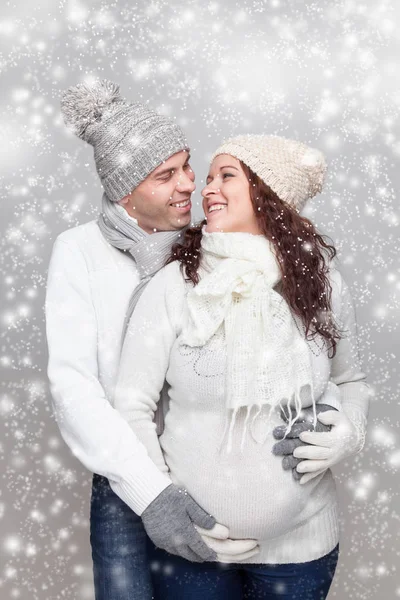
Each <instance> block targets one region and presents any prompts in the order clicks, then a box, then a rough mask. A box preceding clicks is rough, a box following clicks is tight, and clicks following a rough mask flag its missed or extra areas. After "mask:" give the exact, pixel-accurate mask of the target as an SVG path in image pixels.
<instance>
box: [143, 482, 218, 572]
mask: <svg viewBox="0 0 400 600" xmlns="http://www.w3.org/2000/svg"><path fill="white" fill-rule="evenodd" d="M142 521H143V525H144V528H145V530H146V532H147V534H148V536H149V538H150V539H151V540H152V542H153V543H154V544H155V545H156V546H157V547H158V548H163V549H164V550H166V551H167V552H169V553H170V554H177V555H178V556H182V557H183V558H186V560H190V561H191V562H204V561H215V560H216V559H217V553H216V552H215V551H214V550H212V549H211V548H210V547H209V546H207V544H205V542H204V541H203V540H202V537H201V535H200V533H199V532H198V531H196V529H195V526H194V525H195V524H196V525H199V526H200V527H202V528H203V529H212V528H213V527H214V525H215V523H216V520H215V519H214V517H212V516H211V515H209V514H207V513H206V512H205V511H204V510H203V509H202V508H201V507H200V506H199V505H198V504H197V502H195V501H194V500H193V498H192V497H191V496H189V494H188V492H187V491H186V490H185V489H184V488H180V487H178V486H176V485H174V484H171V485H169V486H168V487H167V488H165V490H163V491H162V492H161V494H159V496H157V498H156V499H155V500H153V502H152V503H151V504H149V506H148V507H147V508H146V509H145V510H144V512H143V513H142Z"/></svg>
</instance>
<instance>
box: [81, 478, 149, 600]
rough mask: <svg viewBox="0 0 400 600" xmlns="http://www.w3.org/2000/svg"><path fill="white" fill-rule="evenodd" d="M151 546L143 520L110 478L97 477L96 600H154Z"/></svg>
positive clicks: (93, 518)
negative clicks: (148, 551)
mask: <svg viewBox="0 0 400 600" xmlns="http://www.w3.org/2000/svg"><path fill="white" fill-rule="evenodd" d="M148 542H150V540H149V538H148V537H147V534H146V532H145V530H144V527H143V524H142V520H141V518H140V517H138V516H137V515H136V514H135V513H134V512H133V510H132V509H130V508H129V506H128V505H127V504H125V502H123V501H122V500H121V499H120V498H119V496H117V495H116V494H115V493H114V492H113V491H112V489H111V487H110V484H109V482H108V479H107V478H105V477H102V476H101V475H97V474H94V475H93V482H92V496H91V502H90V543H91V546H92V559H93V575H94V588H95V597H96V600H152V598H153V593H152V591H153V590H152V584H151V573H150V566H149V558H148V555H147V548H148V547H147V543H148Z"/></svg>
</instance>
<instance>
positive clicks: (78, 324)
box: [46, 221, 171, 515]
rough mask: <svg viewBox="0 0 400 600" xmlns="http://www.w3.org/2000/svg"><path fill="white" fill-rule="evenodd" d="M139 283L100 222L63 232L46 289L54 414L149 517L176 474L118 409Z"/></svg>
mask: <svg viewBox="0 0 400 600" xmlns="http://www.w3.org/2000/svg"><path fill="white" fill-rule="evenodd" d="M138 283H139V276H138V273H137V269H136V266H135V263H134V261H133V260H132V258H131V257H129V256H127V255H125V254H124V253H122V252H121V251H120V250H117V249H116V248H114V247H112V246H111V245H110V244H108V242H107V241H106V240H105V239H104V237H103V235H102V234H101V232H100V229H99V227H98V225H97V223H96V221H91V222H89V223H86V224H85V225H81V226H79V227H75V228H73V229H70V230H68V231H65V232H64V233H62V234H61V235H59V236H58V238H57V240H56V242H55V244H54V248H53V253H52V257H51V261H50V267H49V274H48V283H47V295H46V329H47V341H48V349H49V364H48V376H49V380H50V389H51V394H52V398H53V409H54V415H55V417H56V420H57V423H58V425H59V428H60V431H61V434H62V436H63V438H64V440H65V442H66V443H67V444H68V445H69V447H70V449H71V450H72V452H73V453H74V454H75V456H76V457H77V458H78V459H79V460H80V461H81V462H82V463H83V465H85V467H86V468H88V469H89V470H90V471H93V472H94V473H99V474H100V475H103V476H105V477H108V479H109V481H110V485H111V487H112V489H113V490H114V492H115V493H116V494H118V496H120V498H122V500H124V501H125V502H126V503H127V504H128V505H129V506H130V507H131V508H132V510H134V511H135V512H136V513H137V514H139V515H141V514H142V512H143V511H144V510H145V508H147V506H148V505H149V504H150V503H151V502H152V501H153V500H154V499H155V498H156V497H157V496H158V495H159V494H160V493H161V492H162V491H163V490H164V489H165V488H166V487H167V486H168V485H170V484H171V480H170V479H169V478H168V477H167V476H166V475H165V474H163V473H161V472H160V471H159V470H158V469H157V468H156V466H155V465H154V463H153V462H152V461H151V459H150V458H149V456H148V454H147V451H146V448H145V447H144V445H143V444H142V443H141V442H140V441H139V440H138V439H137V437H136V435H135V434H134V432H133V431H132V429H131V428H130V427H129V425H128V424H127V422H126V420H125V419H124V418H123V417H122V416H121V415H120V413H119V412H118V411H116V410H115V409H114V408H113V396H114V387H115V380H116V374H117V369H118V363H119V357H120V351H121V339H122V329H123V323H124V318H125V313H126V309H127V306H128V302H129V298H130V296H131V294H132V292H133V290H134V288H135V287H136V286H137V285H138Z"/></svg>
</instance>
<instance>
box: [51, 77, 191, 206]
mask: <svg viewBox="0 0 400 600" xmlns="http://www.w3.org/2000/svg"><path fill="white" fill-rule="evenodd" d="M61 112H62V115H63V118H64V121H65V124H66V125H67V127H68V128H69V129H72V131H73V132H74V133H75V134H76V135H77V136H78V137H80V138H81V139H83V140H85V141H86V142H88V143H89V144H91V145H92V146H93V148H94V160H95V163H96V169H97V172H98V174H99V177H100V179H101V182H102V184H103V187H104V191H105V192H106V194H107V196H108V198H109V199H110V200H112V201H113V202H118V201H119V200H121V199H122V198H123V197H124V196H126V195H127V194H130V193H131V192H132V190H134V189H135V187H137V186H138V185H139V183H140V182H141V181H143V180H144V179H146V177H147V176H148V175H149V174H150V173H151V172H152V171H153V170H154V169H155V168H156V167H158V166H159V165H160V164H161V163H162V162H163V161H165V160H167V159H168V158H169V157H170V156H172V155H173V154H175V153H176V152H180V151H182V150H189V146H188V143H187V140H186V137H185V134H184V133H183V131H182V129H181V128H180V127H179V126H178V125H177V124H176V123H175V122H174V121H173V120H172V119H170V118H169V117H166V116H163V115H159V114H157V113H156V112H155V111H154V110H152V109H151V108H149V107H148V106H146V105H144V104H141V103H140V102H134V103H130V102H128V101H126V100H125V99H124V98H122V97H121V95H120V93H119V86H118V85H117V84H115V83H113V82H112V81H108V80H106V79H97V80H96V81H94V82H93V83H91V84H86V83H78V85H75V86H72V87H69V88H68V89H67V90H66V91H65V92H64V93H63V95H62V98H61Z"/></svg>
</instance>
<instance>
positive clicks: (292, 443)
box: [272, 404, 337, 481]
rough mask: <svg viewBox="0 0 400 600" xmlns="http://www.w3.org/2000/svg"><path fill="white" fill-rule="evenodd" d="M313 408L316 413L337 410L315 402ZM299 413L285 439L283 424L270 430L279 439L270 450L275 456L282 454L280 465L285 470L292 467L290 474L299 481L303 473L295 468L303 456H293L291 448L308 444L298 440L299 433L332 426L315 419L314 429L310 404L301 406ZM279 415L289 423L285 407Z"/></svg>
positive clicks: (325, 430) (327, 429) (329, 428)
mask: <svg viewBox="0 0 400 600" xmlns="http://www.w3.org/2000/svg"><path fill="white" fill-rule="evenodd" d="M315 409H316V413H317V415H318V414H319V413H321V412H325V411H327V410H337V409H336V408H333V406H330V405H329V404H316V406H315ZM301 414H302V416H301V417H300V418H299V419H298V420H297V421H296V423H295V424H294V425H292V428H291V429H290V431H289V433H288V434H287V436H286V438H285V439H283V436H284V435H285V430H286V426H285V425H279V426H278V427H275V429H274V430H273V432H272V435H273V436H274V438H275V439H276V440H281V441H280V442H277V443H276V444H274V445H273V446H272V452H273V454H275V455H277V456H283V459H282V467H283V468H284V469H285V471H287V470H289V469H292V475H293V477H294V479H295V480H296V481H299V480H300V479H301V478H302V476H303V475H304V473H299V472H298V471H297V469H296V467H297V465H298V464H299V462H301V461H302V460H304V458H296V457H295V456H293V450H294V449H295V448H298V447H299V446H309V445H310V444H307V442H303V441H302V440H300V439H299V435H300V434H301V433H302V432H303V431H318V432H327V431H330V430H331V428H332V425H324V424H323V423H321V421H318V420H317V424H316V426H315V429H314V427H313V420H314V411H313V407H312V406H310V407H309V408H303V410H302V411H301ZM281 417H282V419H283V420H284V421H286V423H289V419H288V410H287V408H286V407H285V410H283V409H282V410H281Z"/></svg>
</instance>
